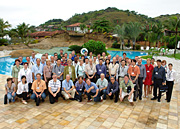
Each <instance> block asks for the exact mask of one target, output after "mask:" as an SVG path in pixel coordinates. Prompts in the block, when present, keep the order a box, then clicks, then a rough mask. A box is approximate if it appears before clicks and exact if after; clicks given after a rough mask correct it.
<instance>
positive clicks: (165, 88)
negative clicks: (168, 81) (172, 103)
mask: <svg viewBox="0 0 180 129" xmlns="http://www.w3.org/2000/svg"><path fill="white" fill-rule="evenodd" d="M167 90H168V86H167V85H160V87H159V91H160V92H167Z"/></svg>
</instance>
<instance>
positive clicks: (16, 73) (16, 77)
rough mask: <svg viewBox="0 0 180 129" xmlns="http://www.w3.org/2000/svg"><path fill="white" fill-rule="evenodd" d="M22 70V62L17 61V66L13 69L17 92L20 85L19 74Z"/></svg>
mask: <svg viewBox="0 0 180 129" xmlns="http://www.w3.org/2000/svg"><path fill="white" fill-rule="evenodd" d="M22 68H23V66H22V65H20V60H19V59H16V60H15V66H13V67H12V77H13V82H14V84H15V86H16V90H17V84H18V73H19V71H20V70H21V69H22Z"/></svg>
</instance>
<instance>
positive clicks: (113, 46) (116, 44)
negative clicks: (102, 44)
mask: <svg viewBox="0 0 180 129" xmlns="http://www.w3.org/2000/svg"><path fill="white" fill-rule="evenodd" d="M112 48H120V44H118V43H117V42H114V43H113V44H112Z"/></svg>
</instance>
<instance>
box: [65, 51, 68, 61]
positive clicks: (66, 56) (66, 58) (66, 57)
mask: <svg viewBox="0 0 180 129" xmlns="http://www.w3.org/2000/svg"><path fill="white" fill-rule="evenodd" d="M64 57H65V61H67V60H68V54H67V53H65V54H64Z"/></svg>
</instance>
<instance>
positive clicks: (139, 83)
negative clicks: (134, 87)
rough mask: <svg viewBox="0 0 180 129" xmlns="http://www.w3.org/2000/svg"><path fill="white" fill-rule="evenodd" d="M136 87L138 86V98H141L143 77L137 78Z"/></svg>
mask: <svg viewBox="0 0 180 129" xmlns="http://www.w3.org/2000/svg"><path fill="white" fill-rule="evenodd" d="M138 86H139V89H138V91H139V98H142V86H143V77H138Z"/></svg>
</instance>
